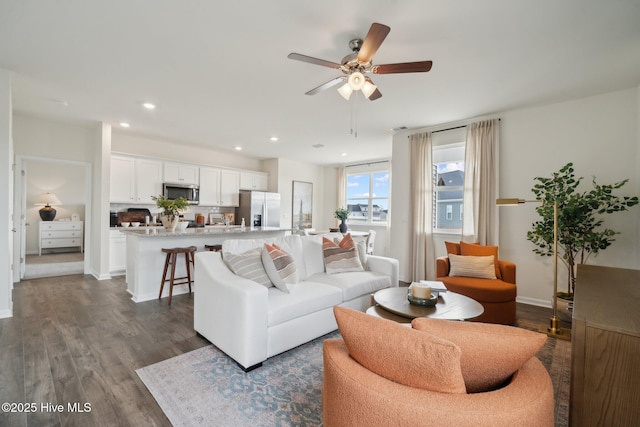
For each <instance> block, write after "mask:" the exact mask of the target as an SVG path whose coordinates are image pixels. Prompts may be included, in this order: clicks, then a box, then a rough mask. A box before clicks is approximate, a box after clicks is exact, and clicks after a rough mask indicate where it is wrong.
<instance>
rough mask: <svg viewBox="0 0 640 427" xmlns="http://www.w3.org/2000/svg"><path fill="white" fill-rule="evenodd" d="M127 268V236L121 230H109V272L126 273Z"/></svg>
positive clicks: (115, 273)
mask: <svg viewBox="0 0 640 427" xmlns="http://www.w3.org/2000/svg"><path fill="white" fill-rule="evenodd" d="M126 269H127V236H125V234H124V233H121V232H120V231H119V230H109V273H110V274H112V275H119V274H124V272H125V271H126Z"/></svg>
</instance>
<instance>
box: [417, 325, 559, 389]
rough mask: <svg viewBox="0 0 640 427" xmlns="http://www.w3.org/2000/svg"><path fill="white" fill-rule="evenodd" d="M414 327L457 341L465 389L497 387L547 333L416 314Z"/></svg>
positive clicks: (528, 356)
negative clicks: (419, 316) (417, 315)
mask: <svg viewBox="0 0 640 427" xmlns="http://www.w3.org/2000/svg"><path fill="white" fill-rule="evenodd" d="M411 325H412V327H413V328H414V329H417V330H419V331H423V332H428V333H429V334H432V335H436V336H438V337H441V338H443V339H446V340H448V341H451V342H453V343H454V344H456V345H457V346H458V347H459V348H460V350H461V352H462V354H461V356H460V364H461V365H460V366H461V369H462V375H463V377H464V381H465V384H466V387H467V392H468V393H478V392H483V391H489V390H493V389H496V388H498V387H500V386H501V385H503V384H504V382H505V381H506V380H507V379H509V378H510V377H511V376H512V375H513V374H514V373H515V372H516V371H517V370H519V369H520V368H521V367H522V365H524V364H525V363H526V362H527V361H528V360H529V359H531V358H532V357H534V356H535V355H536V353H537V352H538V351H539V350H540V348H541V347H542V346H543V345H544V343H545V342H546V341H547V336H546V335H544V334H541V333H538V332H532V331H527V330H525V329H521V328H516V327H513V326H505V325H493V324H489V323H476V322H454V321H450V320H438V319H429V318H425V317H421V318H416V319H414V320H413V321H412V322H411Z"/></svg>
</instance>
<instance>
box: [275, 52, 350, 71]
mask: <svg viewBox="0 0 640 427" xmlns="http://www.w3.org/2000/svg"><path fill="white" fill-rule="evenodd" d="M287 58H289V59H295V60H296V61H302V62H308V63H309V64H315V65H322V66H323V67H329V68H340V64H338V63H337V62H331V61H325V60H324V59H319V58H314V57H312V56H307V55H301V54H299V53H290V54H289V55H287Z"/></svg>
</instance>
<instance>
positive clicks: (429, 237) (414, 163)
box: [409, 132, 436, 281]
mask: <svg viewBox="0 0 640 427" xmlns="http://www.w3.org/2000/svg"><path fill="white" fill-rule="evenodd" d="M409 142H410V145H411V184H410V188H409V191H410V194H411V230H412V234H411V239H412V241H411V248H412V254H413V256H412V257H411V262H412V264H411V279H412V281H418V280H424V279H427V280H434V279H435V262H436V260H435V251H434V245H433V224H432V218H433V215H432V211H433V176H432V173H433V172H432V167H433V166H432V165H433V160H432V155H431V151H432V149H431V148H432V141H431V133H430V132H427V133H419V134H415V135H411V136H409Z"/></svg>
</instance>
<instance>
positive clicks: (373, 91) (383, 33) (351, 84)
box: [287, 22, 433, 101]
mask: <svg viewBox="0 0 640 427" xmlns="http://www.w3.org/2000/svg"><path fill="white" fill-rule="evenodd" d="M389 31H391V28H389V27H387V26H386V25H382V24H378V23H376V22H374V23H373V24H371V28H369V32H368V33H367V36H366V37H365V38H364V40H362V39H353V40H351V41H350V42H349V48H350V49H351V50H352V51H353V53H350V54H349V55H347V56H345V57H344V58H342V62H341V63H340V64H338V63H337V62H331V61H325V60H324V59H318V58H313V57H311V56H307V55H302V54H299V53H290V54H289V55H288V56H287V58H289V59H295V60H296V61H302V62H308V63H310V64H315V65H321V66H323V67H329V68H335V69H338V70H340V71H342V73H343V74H344V75H343V76H339V77H336V78H335V79H332V80H329V81H328V82H326V83H324V84H321V85H320V86H318V87H315V88H313V89H311V90H310V91H308V92H306V93H305V94H306V95H315V94H316V93H318V92H321V91H323V90H325V89H329V88H330V87H333V86H336V85H338V84H340V83H345V84H344V85H342V86H341V87H340V88H338V92H339V93H340V95H342V96H343V97H344V98H345V99H347V100H348V99H349V98H350V97H351V94H352V93H353V92H354V91H358V90H361V91H362V93H363V94H364V96H365V97H367V98H368V99H369V100H371V101H375V100H376V99H378V98H380V97H382V93H380V91H379V90H378V87H377V86H376V85H375V84H373V81H372V80H371V78H370V77H369V76H365V74H367V73H371V74H398V73H425V72H427V71H429V70H431V66H432V65H433V62H432V61H418V62H403V63H398V64H382V65H373V63H372V62H371V60H372V58H373V55H375V53H376V52H377V50H378V48H379V47H380V45H381V44H382V42H383V41H384V39H385V38H386V37H387V34H389Z"/></svg>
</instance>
